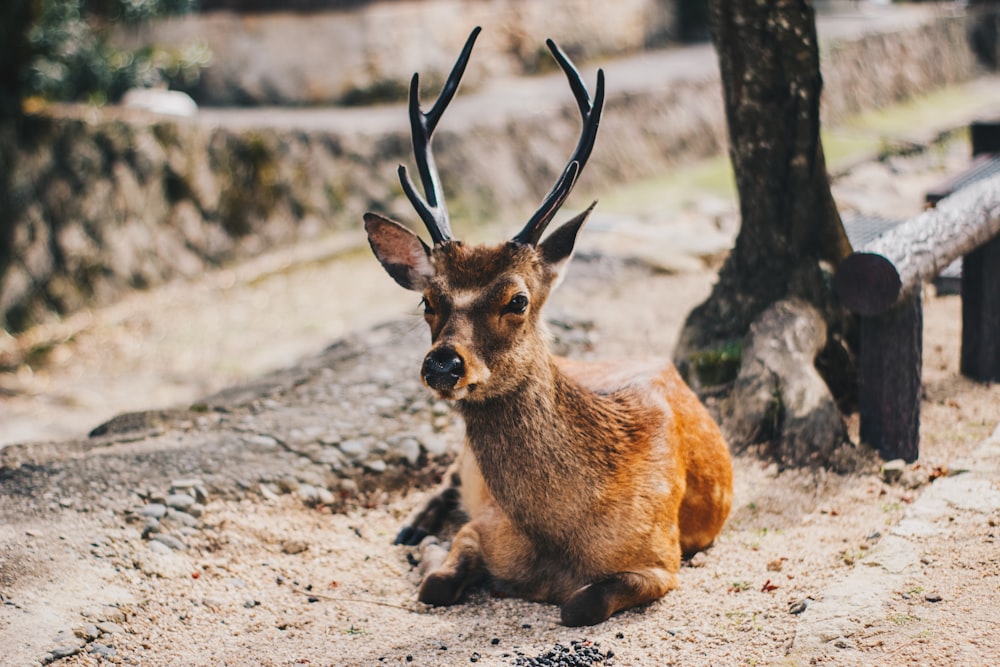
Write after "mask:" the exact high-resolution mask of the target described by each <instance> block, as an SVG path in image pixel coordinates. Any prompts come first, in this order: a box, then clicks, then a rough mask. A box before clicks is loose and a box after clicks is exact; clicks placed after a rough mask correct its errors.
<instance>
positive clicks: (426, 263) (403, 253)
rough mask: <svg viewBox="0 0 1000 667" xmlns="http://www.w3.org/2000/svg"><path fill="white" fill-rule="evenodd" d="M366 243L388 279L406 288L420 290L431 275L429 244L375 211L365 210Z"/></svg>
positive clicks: (432, 269) (432, 273) (432, 274)
mask: <svg viewBox="0 0 1000 667" xmlns="http://www.w3.org/2000/svg"><path fill="white" fill-rule="evenodd" d="M365 231H366V232H368V243H369V244H370V245H371V247H372V252H374V253H375V257H377V258H378V261H379V262H381V264H382V267H383V268H384V269H385V270H386V272H387V273H388V274H389V275H390V276H392V279H393V280H395V281H396V282H397V283H399V284H400V285H402V286H403V287H405V288H406V289H409V290H414V291H417V292H419V291H421V290H423V289H424V288H425V287H427V283H428V281H429V280H430V279H431V278H432V277H433V276H434V267H433V266H432V265H431V261H430V253H431V251H430V248H428V247H427V244H425V243H424V242H423V241H422V240H421V239H420V237H419V236H417V235H416V234H414V233H413V232H411V231H410V230H409V229H407V228H406V227H404V226H403V225H401V224H399V223H398V222H393V221H392V220H389V219H388V218H383V217H382V216H380V215H378V214H376V213H365Z"/></svg>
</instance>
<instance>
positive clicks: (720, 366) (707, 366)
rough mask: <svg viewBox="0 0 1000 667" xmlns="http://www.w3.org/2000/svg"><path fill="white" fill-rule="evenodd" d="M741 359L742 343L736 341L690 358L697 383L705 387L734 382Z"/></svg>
mask: <svg viewBox="0 0 1000 667" xmlns="http://www.w3.org/2000/svg"><path fill="white" fill-rule="evenodd" d="M742 358H743V343H742V342H740V341H736V342H731V343H727V344H725V345H723V346H722V347H719V348H715V349H711V350H703V351H701V352H698V353H697V354H695V355H693V356H692V357H691V364H692V366H693V368H694V372H695V374H696V375H697V377H698V381H699V382H700V383H701V384H702V385H704V386H706V387H713V386H717V385H722V384H726V383H727V382H732V381H733V380H735V379H736V374H737V373H738V372H739V370H740V361H741V360H742Z"/></svg>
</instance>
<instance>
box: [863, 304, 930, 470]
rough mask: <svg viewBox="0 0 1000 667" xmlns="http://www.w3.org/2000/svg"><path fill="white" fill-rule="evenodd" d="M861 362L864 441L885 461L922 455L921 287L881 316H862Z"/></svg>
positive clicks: (908, 458) (905, 459) (915, 458)
mask: <svg viewBox="0 0 1000 667" xmlns="http://www.w3.org/2000/svg"><path fill="white" fill-rule="evenodd" d="M860 333H861V346H860V351H859V364H858V399H859V403H860V418H861V440H862V441H863V442H868V443H871V444H873V445H875V446H876V447H877V448H878V451H879V454H880V455H881V456H882V458H883V459H885V460H891V459H903V460H904V461H907V462H912V461H916V460H917V456H918V455H919V451H920V365H921V362H922V354H923V335H924V318H923V301H922V290H921V289H920V288H919V287H918V288H917V289H916V290H915V291H914V292H913V293H912V294H910V295H908V296H907V297H906V298H905V299H903V300H902V301H900V302H899V303H897V304H896V305H895V306H893V307H892V308H890V309H889V310H887V311H885V312H883V313H879V314H878V315H871V316H862V317H861V332H860Z"/></svg>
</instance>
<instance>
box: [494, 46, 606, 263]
mask: <svg viewBox="0 0 1000 667" xmlns="http://www.w3.org/2000/svg"><path fill="white" fill-rule="evenodd" d="M545 43H546V44H547V45H548V47H549V51H551V52H552V56H553V57H554V58H555V59H556V62H557V63H559V67H561V68H562V70H563V72H565V74H566V78H567V79H568V80H569V87H570V88H571V89H572V90H573V96H574V97H575V98H576V104H577V106H578V107H579V108H580V117H581V118H582V119H583V130H582V132H581V133H580V141H579V142H577V144H576V150H575V151H573V155H572V156H571V157H570V159H569V163H568V164H567V165H566V168H565V169H564V170H563V173H562V175H561V176H560V177H559V180H558V181H556V184H555V186H554V187H553V188H552V190H551V191H550V192H549V194H548V195H546V197H545V200H544V201H542V205H541V206H539V208H538V210H537V211H535V214H534V215H533V216H531V219H530V220H528V224H526V225H525V226H524V229H522V230H521V231H520V232H518V234H517V236H515V237H514V241H515V242H516V243H527V244H530V245H536V244H537V243H538V241H539V239H541V237H542V233H543V232H544V231H545V228H546V227H547V226H548V224H549V223H550V222H551V221H552V218H553V217H554V216H555V214H556V212H557V211H558V210H559V207H560V206H562V204H563V202H564V201H566V197H568V196H569V193H570V192H571V191H572V190H573V186H574V185H575V184H576V179H577V177H578V176H579V175H580V172H581V171H583V167H584V165H585V164H587V158H589V157H590V152H591V151H592V150H593V148H594V140H595V139H596V138H597V126H598V125H599V124H600V122H601V110H602V109H603V107H604V70H600V69H599V70H597V90H596V91H595V94H594V101H593V102H591V100H590V95H589V94H588V93H587V86H586V85H585V84H584V83H583V78H582V77H581V76H580V72H578V71H577V69H576V67H574V66H573V63H572V62H570V59H569V58H567V57H566V54H565V53H563V52H562V50H561V49H560V48H559V47H558V46H556V43H555V42H553V41H552V40H551V39H549V40H546V41H545Z"/></svg>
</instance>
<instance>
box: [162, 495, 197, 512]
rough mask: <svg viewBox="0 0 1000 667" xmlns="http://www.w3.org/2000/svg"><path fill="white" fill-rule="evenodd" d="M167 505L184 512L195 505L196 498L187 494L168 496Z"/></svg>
mask: <svg viewBox="0 0 1000 667" xmlns="http://www.w3.org/2000/svg"><path fill="white" fill-rule="evenodd" d="M167 505H169V506H170V507H173V508H174V509H175V510H181V511H182V512H183V511H184V510H186V509H187V508H189V507H191V505H194V497H193V496H191V495H189V494H187V493H174V494H171V495H169V496H167Z"/></svg>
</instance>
